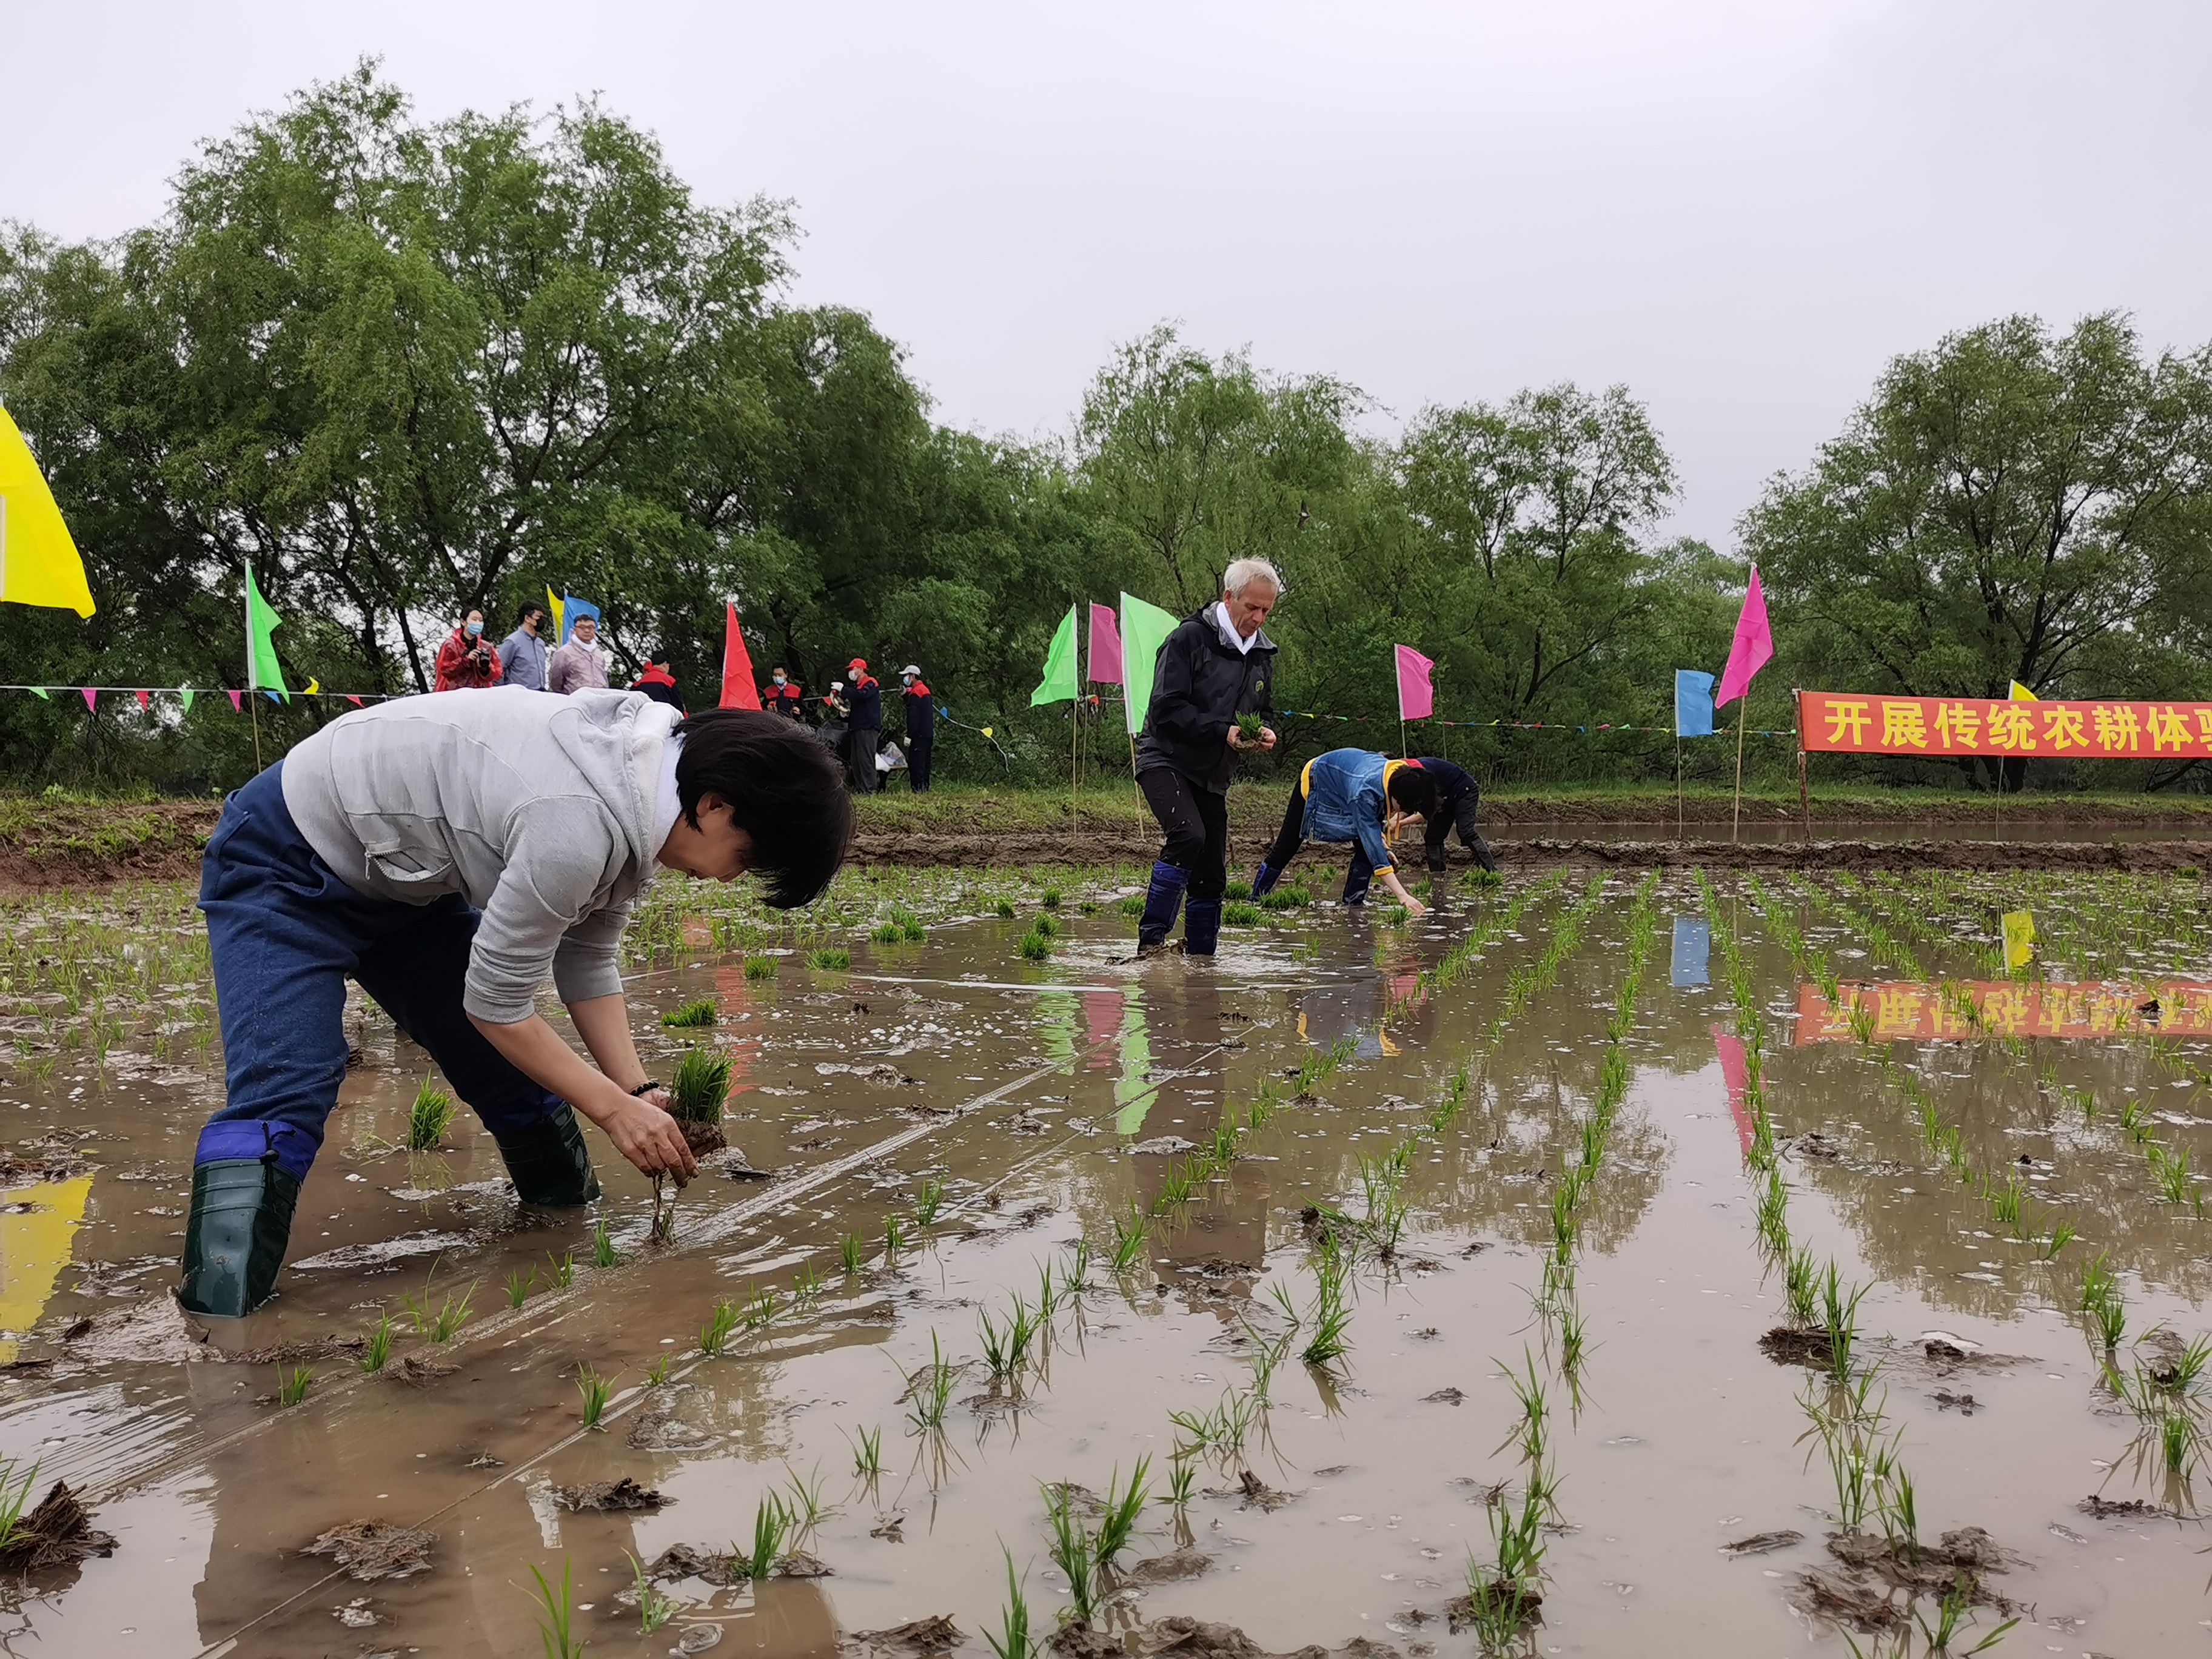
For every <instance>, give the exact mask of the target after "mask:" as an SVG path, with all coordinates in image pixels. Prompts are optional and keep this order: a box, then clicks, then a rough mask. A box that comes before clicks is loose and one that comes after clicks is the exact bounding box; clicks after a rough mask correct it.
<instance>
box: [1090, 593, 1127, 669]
mask: <svg viewBox="0 0 2212 1659" xmlns="http://www.w3.org/2000/svg"><path fill="white" fill-rule="evenodd" d="M1091 679H1092V681H1093V682H1094V683H1096V684H1099V685H1121V684H1124V682H1123V680H1122V678H1121V629H1118V628H1116V627H1115V625H1114V607H1113V606H1112V605H1092V606H1091Z"/></svg>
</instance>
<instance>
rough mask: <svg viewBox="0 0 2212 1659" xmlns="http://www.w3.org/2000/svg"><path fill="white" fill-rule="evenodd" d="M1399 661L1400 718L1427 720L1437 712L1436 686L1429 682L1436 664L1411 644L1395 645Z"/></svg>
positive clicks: (1393, 649) (1394, 648)
mask: <svg viewBox="0 0 2212 1659" xmlns="http://www.w3.org/2000/svg"><path fill="white" fill-rule="evenodd" d="M1390 648H1391V650H1392V651H1394V652H1395V653H1397V661H1398V718H1399V719H1400V720H1426V719H1428V718H1429V716H1430V715H1431V714H1434V713H1435V712H1436V707H1437V693H1436V688H1435V687H1434V686H1433V685H1431V684H1429V671H1430V670H1431V669H1432V668H1434V667H1435V666H1436V664H1435V663H1433V662H1431V660H1430V659H1428V658H1426V657H1425V656H1423V655H1422V654H1421V653H1419V652H1418V651H1416V650H1414V649H1413V647H1412V646H1410V645H1394V646H1392V647H1390Z"/></svg>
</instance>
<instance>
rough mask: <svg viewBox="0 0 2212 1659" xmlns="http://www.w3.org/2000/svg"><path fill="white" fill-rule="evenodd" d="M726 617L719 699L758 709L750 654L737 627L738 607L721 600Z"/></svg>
mask: <svg viewBox="0 0 2212 1659" xmlns="http://www.w3.org/2000/svg"><path fill="white" fill-rule="evenodd" d="M722 606H723V609H724V610H725V611H726V612H727V613H728V614H727V617H726V622H725V624H724V627H723V629H722V701H721V704H720V706H721V707H722V708H759V707H760V706H761V700H760V687H758V686H757V685H755V684H753V659H752V653H750V652H749V651H747V650H746V649H745V635H744V630H743V629H740V628H739V627H738V607H737V605H736V604H735V603H734V602H732V601H731V600H728V599H725V600H723V601H722Z"/></svg>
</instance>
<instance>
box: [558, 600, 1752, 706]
mask: <svg viewBox="0 0 2212 1659" xmlns="http://www.w3.org/2000/svg"><path fill="white" fill-rule="evenodd" d="M577 617H590V618H591V619H592V621H593V622H594V623H596V622H598V621H599V606H597V605H593V604H592V602H591V601H590V600H589V599H578V598H577V597H576V596H575V595H574V593H563V594H562V596H561V638H562V641H563V642H565V641H567V640H568V635H570V634H572V633H574V631H575V628H576V618H577ZM1712 683H1713V677H1712V676H1711V674H1708V675H1706V676H1705V684H1706V686H1707V687H1708V688H1709V689H1710V688H1711V685H1712ZM1712 729H1713V705H1712V699H1711V696H1708V697H1707V698H1706V700H1705V730H1706V731H1708V732H1710V731H1711V730H1712Z"/></svg>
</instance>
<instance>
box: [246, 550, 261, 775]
mask: <svg viewBox="0 0 2212 1659" xmlns="http://www.w3.org/2000/svg"><path fill="white" fill-rule="evenodd" d="M245 600H246V714H247V716H248V718H249V719H251V720H252V722H253V769H254V771H255V772H256V773H258V772H260V771H261V770H262V765H261V700H260V698H258V697H257V696H254V695H253V694H254V692H255V691H256V690H258V677H257V676H256V675H255V673H254V671H253V561H252V560H251V559H248V560H247V561H246V593H245Z"/></svg>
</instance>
